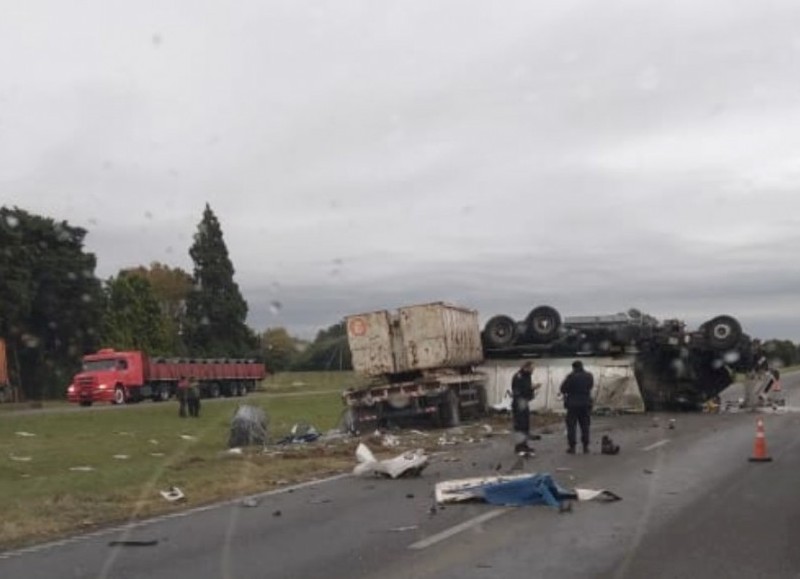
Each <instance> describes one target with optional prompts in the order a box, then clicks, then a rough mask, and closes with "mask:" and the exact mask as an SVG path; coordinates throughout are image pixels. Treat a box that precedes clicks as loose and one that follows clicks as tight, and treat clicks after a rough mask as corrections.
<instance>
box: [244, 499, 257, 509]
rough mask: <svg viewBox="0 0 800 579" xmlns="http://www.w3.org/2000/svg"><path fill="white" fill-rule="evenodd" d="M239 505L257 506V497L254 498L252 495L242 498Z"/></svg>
mask: <svg viewBox="0 0 800 579" xmlns="http://www.w3.org/2000/svg"><path fill="white" fill-rule="evenodd" d="M241 505H242V506H243V507H250V508H253V507H257V506H258V499H255V498H253V497H247V498H244V499H242V502H241Z"/></svg>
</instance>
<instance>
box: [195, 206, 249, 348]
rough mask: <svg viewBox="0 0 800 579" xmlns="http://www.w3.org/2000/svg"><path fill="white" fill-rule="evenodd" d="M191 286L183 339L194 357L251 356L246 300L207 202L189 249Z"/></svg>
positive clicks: (219, 228)
mask: <svg viewBox="0 0 800 579" xmlns="http://www.w3.org/2000/svg"><path fill="white" fill-rule="evenodd" d="M189 255H190V256H191V257H192V261H194V275H193V276H192V281H193V288H192V291H191V292H190V293H189V296H188V298H187V300H186V326H185V342H186V346H187V348H188V349H189V352H190V353H191V354H192V355H194V356H207V357H250V356H253V355H254V354H255V353H256V350H257V339H256V338H255V336H254V334H253V332H252V330H250V328H249V327H248V326H247V324H246V323H245V319H246V318H247V302H246V301H245V300H244V298H243V297H242V294H241V292H240V291H239V286H238V285H236V282H235V281H233V275H234V269H233V264H232V263H231V260H230V257H229V256H228V248H227V247H226V246H225V241H224V240H223V238H222V228H221V227H220V224H219V220H218V219H217V216H216V215H214V212H213V211H212V210H211V207H209V206H208V204H206V208H205V211H203V219H202V221H200V224H199V225H198V227H197V233H195V235H194V243H193V244H192V247H191V248H190V249H189Z"/></svg>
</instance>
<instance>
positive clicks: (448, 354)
mask: <svg viewBox="0 0 800 579" xmlns="http://www.w3.org/2000/svg"><path fill="white" fill-rule="evenodd" d="M346 324H347V339H348V343H349V345H350V351H351V353H352V359H353V368H354V369H355V371H356V372H357V373H359V374H360V375H361V376H364V377H366V378H367V379H368V384H367V386H365V387H363V388H350V389H348V390H346V391H345V392H344V393H343V398H344V403H345V406H346V411H345V426H346V427H347V428H348V429H350V430H353V431H364V430H367V429H369V428H375V427H376V426H385V425H387V424H388V423H397V422H400V421H402V420H406V419H412V418H421V417H427V418H429V419H431V420H432V421H433V422H434V423H435V424H439V425H442V426H455V425H457V424H459V422H460V421H461V418H462V416H466V415H468V414H473V415H478V414H482V413H483V412H484V411H485V409H486V391H485V388H484V383H485V379H486V377H485V375H484V374H482V373H480V372H478V371H477V369H476V367H477V365H479V364H480V363H481V362H482V361H483V349H482V346H481V332H480V326H479V324H478V313H477V312H476V311H474V310H469V309H466V308H460V307H456V306H452V305H448V304H444V303H431V304H422V305H415V306H409V307H404V308H400V309H398V310H397V311H394V312H391V311H387V310H381V311H377V312H368V313H363V314H357V315H353V316H348V317H347V318H346Z"/></svg>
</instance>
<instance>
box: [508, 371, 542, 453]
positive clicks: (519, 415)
mask: <svg viewBox="0 0 800 579" xmlns="http://www.w3.org/2000/svg"><path fill="white" fill-rule="evenodd" d="M532 376H533V362H531V361H527V362H525V363H524V364H523V365H522V367H521V368H520V369H519V371H518V372H517V373H516V374H514V378H513V380H512V381H511V396H512V400H511V414H512V417H513V421H514V438H515V440H516V441H517V442H516V444H515V445H514V452H517V453H520V454H525V455H528V456H530V455H533V449H532V448H531V447H530V446H528V440H529V439H530V436H531V408H530V402H531V400H533V398H534V396H535V395H536V390H538V389H539V386H540V385H539V384H535V385H534V384H533V380H532Z"/></svg>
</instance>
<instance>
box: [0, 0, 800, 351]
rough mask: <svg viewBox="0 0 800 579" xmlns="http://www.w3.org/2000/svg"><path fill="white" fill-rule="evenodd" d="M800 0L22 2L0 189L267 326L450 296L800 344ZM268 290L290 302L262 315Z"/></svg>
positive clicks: (501, 308) (111, 258) (1, 139)
mask: <svg viewBox="0 0 800 579" xmlns="http://www.w3.org/2000/svg"><path fill="white" fill-rule="evenodd" d="M798 65H800V4H798V3H797V2H795V1H793V0H787V1H784V2H781V1H769V0H764V1H761V2H745V1H741V0H692V1H689V0H681V1H672V2H655V1H652V2H647V1H642V0H630V1H617V0H607V1H604V2H596V1H592V0H538V1H536V2H531V1H530V0H519V1H516V0H506V1H504V2H478V1H472V2H470V1H465V0H440V1H437V0H401V1H395V2H388V1H384V2H382V1H375V0H357V1H351V0H337V1H335V2H333V1H327V2H323V1H319V0H284V1H283V2H276V1H265V0H252V1H249V0H237V1H236V2H223V1H221V0H218V1H200V0H191V1H190V0H172V1H169V2H164V1H163V0H155V1H153V0H147V1H145V0H137V1H136V2H133V1H130V0H128V1H126V2H123V1H116V0H75V1H73V2H63V1H61V0H52V1H42V0H26V1H22V0H7V1H6V2H4V3H3V17H2V18H0V71H2V74H1V75H0V204H7V205H18V206H20V207H23V208H25V209H28V210H30V211H33V212H37V213H41V214H46V215H50V216H52V217H55V218H59V219H62V218H63V219H67V220H69V221H70V222H72V223H74V224H78V225H81V226H84V227H86V228H87V229H88V230H89V232H90V233H89V236H88V239H87V245H88V248H89V249H90V250H91V251H93V252H95V253H96V254H97V256H98V260H99V267H98V272H99V274H100V275H102V276H108V275H111V274H113V273H115V272H116V271H117V270H118V269H119V268H121V267H126V266H132V265H137V264H142V263H149V262H151V261H156V260H157V261H162V262H166V263H169V264H172V265H179V266H183V267H186V268H187V269H190V268H191V262H190V259H189V257H188V247H189V244H190V243H191V236H192V234H193V232H194V230H195V228H196V225H197V222H198V221H199V219H200V216H201V213H202V209H203V205H204V204H205V203H206V202H209V203H210V204H211V206H212V208H213V209H214V211H215V212H216V213H217V215H218V217H219V218H220V220H221V222H222V226H223V230H224V232H225V236H226V241H227V243H228V248H229V251H230V254H231V258H232V260H233V262H234V265H235V266H236V269H237V281H238V282H239V284H240V286H241V288H242V290H243V293H244V295H245V297H246V299H247V300H248V302H249V304H250V309H251V314H250V322H251V323H252V325H253V326H254V327H256V328H258V329H262V328H264V327H267V326H275V325H286V326H288V327H289V328H290V329H292V330H293V331H295V332H297V333H301V334H304V335H309V334H312V333H313V332H314V331H315V330H316V329H317V328H318V327H319V326H322V325H327V324H329V323H332V322H335V321H337V319H339V318H340V317H341V316H342V315H344V314H346V313H354V312H359V311H364V310H372V309H376V308H383V307H394V306H399V305H406V304H409V303H416V302H419V301H435V300H448V301H452V302H456V303H460V304H464V305H468V306H472V307H475V308H477V309H479V310H480V312H481V315H482V318H483V319H486V318H487V317H488V316H490V315H492V314H496V313H507V314H511V315H514V316H516V317H519V318H522V317H524V316H525V314H526V313H527V312H528V311H529V310H530V309H531V308H532V307H533V306H535V305H538V304H543V303H547V304H551V305H553V306H555V307H557V308H558V309H560V310H561V311H562V313H565V314H598V313H614V312H617V311H621V310H626V309H628V308H629V307H632V306H635V307H638V308H640V309H642V310H644V311H647V312H650V313H653V314H654V315H657V316H659V317H663V316H669V317H673V316H678V317H683V318H685V319H687V320H689V321H690V322H693V323H699V322H702V321H703V320H705V319H707V318H709V317H711V316H713V315H716V314H719V313H729V314H733V315H735V316H737V317H739V318H740V319H741V320H742V321H743V323H744V324H745V326H746V329H747V330H748V331H750V333H752V334H754V335H758V336H762V337H773V336H775V337H785V338H790V339H794V340H798V339H800V292H799V291H798V288H800V265H798V258H797V256H796V253H797V251H798V249H800V74H798V70H800V66H798ZM271 302H279V303H280V304H281V307H280V308H275V307H273V308H271V307H270V304H271Z"/></svg>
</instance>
